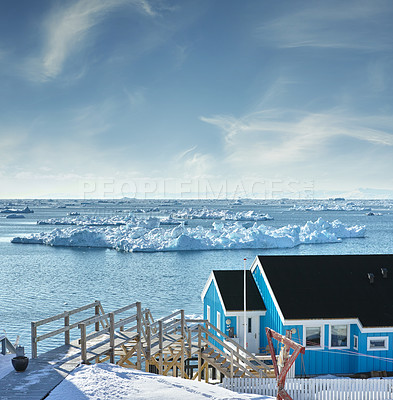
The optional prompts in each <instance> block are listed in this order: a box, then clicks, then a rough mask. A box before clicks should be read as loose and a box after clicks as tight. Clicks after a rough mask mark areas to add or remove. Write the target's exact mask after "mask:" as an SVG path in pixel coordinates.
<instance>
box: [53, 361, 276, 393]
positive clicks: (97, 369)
mask: <svg viewBox="0 0 393 400" xmlns="http://www.w3.org/2000/svg"><path fill="white" fill-rule="evenodd" d="M47 399H48V400H90V399H91V400H96V399H100V400H106V399H108V400H116V399H124V400H127V399H136V400H138V399H146V400H155V399H157V400H163V399H171V400H177V399H178V400H184V399H192V400H198V399H200V400H206V399H216V400H219V399H222V400H224V399H260V400H262V399H263V400H267V399H269V400H270V399H274V397H270V396H264V395H256V394H239V393H235V392H232V391H230V390H227V389H224V388H222V387H219V386H217V385H209V384H207V383H204V382H195V381H191V380H188V379H181V378H173V377H167V376H160V375H154V374H149V373H147V372H142V371H136V370H131V369H126V368H123V367H119V366H117V365H111V364H95V365H82V366H80V367H78V368H77V369H76V370H75V371H74V372H73V373H72V374H71V375H69V376H68V377H67V379H65V380H64V381H63V382H62V383H61V384H60V385H59V386H57V387H56V388H55V389H54V390H53V391H52V392H51V393H50V394H49V396H48V397H47Z"/></svg>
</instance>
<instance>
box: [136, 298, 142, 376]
mask: <svg viewBox="0 0 393 400" xmlns="http://www.w3.org/2000/svg"><path fill="white" fill-rule="evenodd" d="M136 329H137V332H138V351H137V356H136V357H137V358H136V368H137V369H139V370H141V369H142V306H141V302H140V301H138V302H137V303H136Z"/></svg>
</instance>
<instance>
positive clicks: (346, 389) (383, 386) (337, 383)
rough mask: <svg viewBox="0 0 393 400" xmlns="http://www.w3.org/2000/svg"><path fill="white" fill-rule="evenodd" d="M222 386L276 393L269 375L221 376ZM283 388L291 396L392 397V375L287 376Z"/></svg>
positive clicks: (308, 399)
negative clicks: (378, 376) (265, 376)
mask: <svg viewBox="0 0 393 400" xmlns="http://www.w3.org/2000/svg"><path fill="white" fill-rule="evenodd" d="M222 385H223V387H224V388H226V389H229V390H232V391H234V392H238V393H256V394H264V395H268V396H276V395H277V383H276V380H275V379H270V378H224V379H223V383H222ZM285 390H286V391H287V392H288V393H289V395H290V396H291V397H292V398H293V399H294V400H385V399H393V379H303V378H299V379H298V378H296V379H287V380H286V382H285Z"/></svg>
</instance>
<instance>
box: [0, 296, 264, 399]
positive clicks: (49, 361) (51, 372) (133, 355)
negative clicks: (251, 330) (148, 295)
mask: <svg viewBox="0 0 393 400" xmlns="http://www.w3.org/2000/svg"><path fill="white" fill-rule="evenodd" d="M90 308H94V316H93V317H90V318H87V319H86V318H85V319H83V320H82V321H78V322H74V323H72V324H71V323H70V319H69V317H70V315H74V314H77V313H79V312H81V310H82V311H85V310H88V309H90ZM125 312H128V314H129V313H130V312H131V314H132V315H131V316H124V313H125ZM120 315H122V318H120V317H119V316H120ZM62 319H64V327H63V328H60V329H59V328H57V329H55V330H54V331H52V332H49V333H45V334H44V335H41V336H39V335H38V333H37V327H39V326H41V325H44V324H48V323H52V322H53V321H59V320H62ZM130 325H131V326H130ZM127 326H128V328H127ZM71 329H79V330H80V336H79V339H77V340H74V341H73V342H71V343H70V330H71ZM59 334H64V338H65V344H64V345H62V346H60V347H57V348H55V349H53V350H50V351H48V352H46V353H43V354H40V355H38V351H37V344H38V343H39V342H40V341H42V340H44V339H47V338H49V337H52V336H55V335H59ZM213 343H216V344H219V346H220V347H217V346H215V345H214V344H213ZM192 360H194V361H195V360H197V364H195V365H191V364H190V362H191V361H192ZM105 361H110V362H111V363H116V364H118V365H119V366H122V367H127V368H136V369H142V368H144V369H145V370H146V371H150V370H152V371H155V372H156V373H158V374H160V375H173V376H181V377H182V378H187V379H198V380H201V379H202V378H203V379H204V380H205V381H206V382H208V381H209V370H211V369H212V368H214V369H215V370H217V371H219V372H220V373H221V374H223V376H228V377H233V376H239V377H246V376H250V377H253V376H260V377H261V376H267V373H268V369H269V367H268V366H267V365H266V364H264V363H263V362H262V361H260V360H258V359H257V358H256V357H255V356H253V355H252V354H250V353H248V352H247V351H246V350H244V349H243V348H242V347H241V346H239V344H237V343H236V342H234V341H233V340H232V339H231V338H229V337H228V336H227V335H225V333H223V332H221V331H219V330H218V329H217V328H216V327H214V326H213V325H211V324H210V323H209V322H208V321H202V320H186V319H185V317H184V311H183V310H180V311H177V312H175V313H172V314H171V315H168V316H167V317H164V318H161V319H160V320H157V321H154V320H153V317H152V316H151V314H150V311H149V310H148V309H145V310H142V309H141V304H140V303H134V304H131V305H129V306H126V307H123V308H121V309H118V310H116V311H114V312H112V313H108V314H105V313H104V311H103V310H102V307H101V304H100V303H99V302H97V301H96V302H94V303H91V304H89V305H87V306H84V307H80V308H79V309H75V310H72V311H69V312H64V313H62V314H58V315H56V316H54V317H50V318H46V319H44V320H41V321H37V322H32V358H31V359H30V361H29V366H28V368H27V369H26V371H24V372H19V373H18V372H14V371H12V372H10V373H9V374H8V375H6V376H5V377H3V379H0V400H17V399H18V400H21V399H23V400H24V399H27V400H41V399H44V398H45V397H46V396H47V395H48V393H50V392H51V391H52V390H53V389H54V388H55V387H56V386H57V385H58V384H59V383H61V381H62V380H63V379H64V378H65V377H66V376H67V375H68V374H69V373H70V372H72V371H73V370H74V369H75V368H76V367H77V366H78V365H80V364H82V363H86V364H89V363H100V362H105ZM186 369H187V371H186ZM194 369H196V373H194Z"/></svg>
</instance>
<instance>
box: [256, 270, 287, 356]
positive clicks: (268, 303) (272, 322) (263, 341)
mask: <svg viewBox="0 0 393 400" xmlns="http://www.w3.org/2000/svg"><path fill="white" fill-rule="evenodd" d="M253 277H254V279H255V282H256V284H257V287H258V289H259V291H260V293H261V296H262V299H263V302H264V303H265V307H266V315H265V316H263V317H261V318H260V335H259V342H260V343H259V347H260V348H261V349H264V348H266V346H267V345H268V343H267V338H266V334H265V328H266V327H268V328H271V329H273V330H274V331H276V332H278V333H281V334H284V333H285V331H284V326H283V324H282V322H281V318H280V315H279V314H278V312H277V309H276V307H275V305H274V302H273V299H272V297H271V296H270V293H269V290H268V288H267V285H266V282H265V280H264V279H263V276H262V274H261V271H260V269H259V268H255V269H254V271H253ZM276 350H277V348H276Z"/></svg>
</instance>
